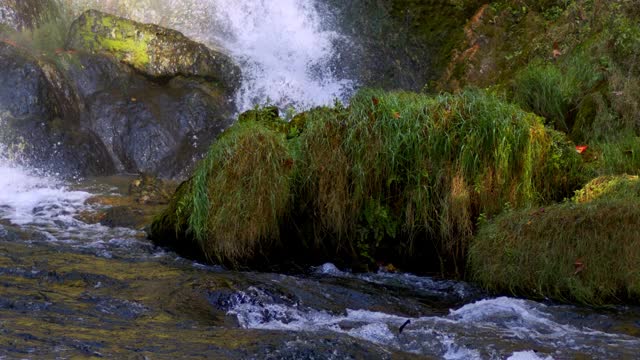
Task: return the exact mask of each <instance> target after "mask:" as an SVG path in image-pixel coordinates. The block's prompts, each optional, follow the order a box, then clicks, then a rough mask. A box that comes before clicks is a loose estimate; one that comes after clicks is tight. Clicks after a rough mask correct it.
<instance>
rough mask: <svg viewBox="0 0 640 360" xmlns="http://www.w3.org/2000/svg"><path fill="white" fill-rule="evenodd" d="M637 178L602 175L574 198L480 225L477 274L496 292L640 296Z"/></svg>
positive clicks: (474, 249)
mask: <svg viewBox="0 0 640 360" xmlns="http://www.w3.org/2000/svg"><path fill="white" fill-rule="evenodd" d="M639 190H640V182H639V181H638V178H637V177H635V176H633V177H631V176H620V177H602V178H598V179H595V180H593V181H592V182H590V183H589V184H587V185H586V186H585V187H584V188H583V189H582V190H580V191H578V192H577V193H576V196H575V197H574V199H573V200H571V201H569V202H567V203H564V204H558V205H553V206H549V207H545V208H541V209H537V210H534V209H529V210H521V211H512V212H508V213H506V214H504V215H501V216H499V217H498V218H496V219H495V220H493V221H491V222H489V223H487V224H485V225H483V226H482V228H481V230H480V232H479V234H478V236H477V237H476V238H475V240H474V241H473V243H472V246H471V250H470V262H469V264H470V270H471V273H472V278H473V279H474V280H476V281H478V282H479V283H480V284H481V285H483V286H485V287H486V288H488V289H491V290H494V291H504V292H510V293H512V294H516V295H520V296H531V297H535V298H552V299H556V300H560V301H578V302H582V303H587V304H598V305H599V304H604V303H615V302H620V301H624V300H631V301H633V302H640V251H639V249H640V228H638V226H637V224H638V223H639V222H640V191H639Z"/></svg>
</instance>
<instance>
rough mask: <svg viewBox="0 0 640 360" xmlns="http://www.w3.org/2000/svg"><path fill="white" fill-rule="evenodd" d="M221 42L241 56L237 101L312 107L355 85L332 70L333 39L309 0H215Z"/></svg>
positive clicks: (328, 101) (324, 102)
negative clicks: (242, 79)
mask: <svg viewBox="0 0 640 360" xmlns="http://www.w3.org/2000/svg"><path fill="white" fill-rule="evenodd" d="M217 7H218V11H217V12H216V16H217V17H218V19H217V20H218V21H219V22H220V23H221V24H222V25H223V29H224V31H223V32H221V33H220V35H222V36H221V37H220V38H221V40H222V42H223V45H224V46H225V47H226V48H227V49H229V51H231V53H232V54H233V55H234V56H235V57H236V58H237V59H238V60H239V62H240V64H241V66H242V68H243V71H244V84H243V87H242V89H241V92H240V95H239V96H240V98H239V104H241V106H243V107H245V108H246V107H250V106H251V105H253V104H260V103H265V102H274V103H275V104H276V105H278V106H280V107H284V106H288V105H294V106H297V107H310V106H313V105H321V104H328V103H331V102H332V101H333V100H334V99H336V98H338V99H343V98H344V97H345V95H346V94H349V93H350V92H351V91H352V90H353V88H354V86H355V84H354V82H353V81H351V80H349V79H339V78H337V77H336V76H335V75H334V74H333V73H332V70H331V65H330V62H331V59H332V56H333V48H332V47H333V45H332V44H333V40H335V39H337V38H339V37H340V34H338V33H336V32H334V31H330V30H324V29H323V24H322V19H321V18H320V16H319V14H318V12H317V10H316V8H315V4H314V1H313V0H279V1H268V0H218V1H217Z"/></svg>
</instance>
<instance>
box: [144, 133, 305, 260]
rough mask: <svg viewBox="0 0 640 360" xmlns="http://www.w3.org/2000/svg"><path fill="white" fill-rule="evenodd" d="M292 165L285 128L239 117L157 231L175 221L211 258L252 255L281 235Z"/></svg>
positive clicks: (184, 189)
mask: <svg viewBox="0 0 640 360" xmlns="http://www.w3.org/2000/svg"><path fill="white" fill-rule="evenodd" d="M293 166H294V160H293V158H292V157H291V154H290V152H289V148H288V147H287V143H286V140H285V137H284V135H283V134H280V133H277V132H275V131H274V130H271V129H269V128H267V127H265V126H264V125H262V124H260V123H257V122H243V123H239V124H237V125H236V126H234V127H232V128H231V129H230V130H228V131H227V132H225V133H224V134H223V135H222V136H221V137H220V139H219V140H218V141H217V142H216V143H215V144H213V145H212V147H211V149H210V151H209V153H208V155H207V156H206V158H205V159H204V160H203V161H202V162H201V163H200V164H199V166H198V168H197V170H196V171H195V174H194V175H193V177H192V178H191V180H190V181H189V182H187V183H185V184H183V185H182V187H183V188H182V189H179V192H178V193H177V196H176V197H175V198H174V200H173V204H172V205H171V207H170V208H169V210H168V211H166V212H165V213H164V214H163V215H162V216H161V217H160V218H159V219H157V220H156V224H155V229H152V233H154V232H155V233H158V234H162V232H163V231H164V232H165V233H166V230H165V229H166V227H167V226H169V227H174V228H175V230H176V231H177V232H179V233H180V232H181V233H182V236H185V237H187V236H188V237H191V238H192V239H194V240H195V241H196V242H197V243H198V244H199V247H200V249H201V250H202V253H203V254H204V255H205V256H206V257H207V258H209V259H210V260H215V261H218V262H223V263H230V264H234V263H236V262H239V261H241V259H250V258H252V257H253V256H255V255H257V254H258V253H260V251H261V249H262V248H268V247H269V246H270V245H269V244H270V243H271V242H277V241H278V239H279V236H280V233H279V230H280V227H279V225H280V223H281V220H282V218H283V217H284V216H286V214H287V211H288V209H289V205H290V201H291V198H290V194H291V189H290V186H291V174H292V170H293Z"/></svg>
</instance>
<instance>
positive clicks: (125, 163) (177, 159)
mask: <svg viewBox="0 0 640 360" xmlns="http://www.w3.org/2000/svg"><path fill="white" fill-rule="evenodd" d="M59 62H60V63H62V64H63V66H64V67H65V73H66V74H67V77H68V78H69V79H71V82H72V84H73V87H74V88H75V89H77V92H78V95H79V96H80V97H81V98H82V99H83V101H82V102H83V107H84V110H83V112H82V114H81V122H82V124H83V126H84V127H85V128H88V129H90V130H91V131H92V132H93V133H94V134H96V135H97V136H98V137H99V138H100V140H101V141H102V143H103V144H104V145H105V146H106V148H107V150H108V152H109V154H110V157H111V159H112V161H113V162H114V164H115V167H116V170H117V171H118V172H127V173H140V172H145V173H150V174H155V175H159V176H161V177H165V178H181V177H185V176H186V175H187V174H188V173H189V172H190V171H191V170H192V166H193V165H194V164H195V162H196V160H198V159H199V158H200V156H201V155H202V154H204V153H206V150H207V148H208V146H209V145H210V144H211V142H213V140H214V139H215V138H216V136H217V135H218V134H219V133H220V132H221V131H222V130H223V129H224V128H226V127H227V126H229V125H230V123H231V121H232V120H231V119H232V116H233V114H234V112H235V107H234V104H233V102H232V101H231V100H230V94H229V93H226V92H225V91H223V90H222V89H221V88H220V87H219V86H218V85H216V84H215V83H211V82H209V81H207V80H206V79H204V78H198V77H193V78H187V77H182V76H177V77H174V78H170V79H168V80H166V82H162V83H160V82H156V81H152V80H150V79H149V78H148V77H145V76H143V75H141V74H139V73H138V72H136V71H135V70H134V69H132V68H131V67H129V66H128V65H126V64H123V63H120V62H118V61H116V60H115V59H114V58H112V57H108V56H102V55H96V54H90V53H85V52H78V53H71V54H65V55H63V56H62V57H61V58H60V60H59Z"/></svg>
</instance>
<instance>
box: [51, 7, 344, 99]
mask: <svg viewBox="0 0 640 360" xmlns="http://www.w3.org/2000/svg"><path fill="white" fill-rule="evenodd" d="M63 1H66V2H68V3H69V5H71V7H72V8H73V9H74V11H75V13H76V14H77V13H79V12H80V11H83V10H86V9H88V8H97V9H99V10H103V11H107V12H111V13H115V14H117V15H120V16H123V17H127V18H131V19H133V20H136V21H142V22H151V23H156V24H159V25H162V26H166V27H170V28H174V29H176V30H179V31H181V32H183V33H185V34H186V35H187V36H189V37H191V38H194V39H196V40H198V41H201V42H203V43H205V44H210V45H211V44H217V45H221V46H222V47H223V48H225V49H226V50H227V51H228V52H229V54H230V55H231V56H233V57H234V58H235V60H236V61H237V63H238V64H239V65H240V66H241V68H242V70H243V84H242V87H241V89H240V90H239V92H238V94H237V104H238V107H239V108H240V110H247V109H250V108H252V107H253V106H255V105H265V104H273V105H277V106H278V107H280V108H281V109H287V108H289V107H294V108H296V109H297V110H302V109H306V108H310V107H313V106H318V105H326V104H331V103H333V101H334V100H335V99H339V100H346V99H347V98H348V97H349V95H350V94H352V93H353V91H354V89H355V87H356V85H357V84H356V81H354V80H352V79H347V78H341V77H340V76H338V75H336V73H337V71H336V70H335V69H334V66H333V65H332V64H334V63H335V62H334V60H335V57H336V54H335V51H334V44H335V43H336V42H338V41H339V42H341V43H342V44H344V43H345V42H348V39H345V37H344V36H343V35H341V34H340V33H339V32H338V31H335V30H333V29H331V27H330V26H329V25H328V24H327V23H326V22H325V21H324V20H323V18H322V16H321V15H320V12H319V10H318V6H320V4H318V3H316V1H317V0H278V1H273V0H200V1H196V0H179V1H178V0H107V1H104V0H99V1H98V0H63Z"/></svg>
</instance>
